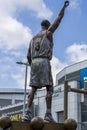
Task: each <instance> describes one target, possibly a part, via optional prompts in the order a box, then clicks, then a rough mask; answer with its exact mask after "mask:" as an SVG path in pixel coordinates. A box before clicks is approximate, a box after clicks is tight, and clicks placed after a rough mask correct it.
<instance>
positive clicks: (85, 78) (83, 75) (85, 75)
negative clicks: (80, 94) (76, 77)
mask: <svg viewBox="0 0 87 130" xmlns="http://www.w3.org/2000/svg"><path fill="white" fill-rule="evenodd" d="M86 82H87V68H84V69H81V70H80V88H84V83H86Z"/></svg>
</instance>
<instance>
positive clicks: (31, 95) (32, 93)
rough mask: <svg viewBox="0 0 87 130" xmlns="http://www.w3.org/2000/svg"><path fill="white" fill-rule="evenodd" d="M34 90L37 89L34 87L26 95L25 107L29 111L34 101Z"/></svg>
mask: <svg viewBox="0 0 87 130" xmlns="http://www.w3.org/2000/svg"><path fill="white" fill-rule="evenodd" d="M36 90H37V89H36V88H35V87H32V89H31V92H30V93H29V95H28V105H27V107H28V109H30V107H31V105H32V102H33V99H34V94H35V92H36Z"/></svg>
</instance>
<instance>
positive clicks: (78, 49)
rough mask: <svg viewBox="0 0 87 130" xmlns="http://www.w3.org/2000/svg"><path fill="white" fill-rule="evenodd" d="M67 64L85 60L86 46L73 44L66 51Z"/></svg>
mask: <svg viewBox="0 0 87 130" xmlns="http://www.w3.org/2000/svg"><path fill="white" fill-rule="evenodd" d="M66 53H67V59H68V61H69V62H72V63H75V62H78V61H81V60H85V59H87V44H77V43H74V44H72V45H71V46H69V47H68V48H67V50H66Z"/></svg>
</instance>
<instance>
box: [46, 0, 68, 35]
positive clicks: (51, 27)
mask: <svg viewBox="0 0 87 130" xmlns="http://www.w3.org/2000/svg"><path fill="white" fill-rule="evenodd" d="M68 5H69V1H65V3H64V5H63V7H62V9H61V11H60V13H59V15H58V17H57V18H56V19H55V21H54V23H53V24H51V25H50V27H49V28H48V31H51V32H52V33H54V31H55V30H56V29H57V27H58V26H59V24H60V22H61V19H62V18H63V16H64V11H65V8H66V7H67V6H68Z"/></svg>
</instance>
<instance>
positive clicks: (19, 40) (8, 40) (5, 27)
mask: <svg viewBox="0 0 87 130" xmlns="http://www.w3.org/2000/svg"><path fill="white" fill-rule="evenodd" d="M0 30H1V31H0V48H5V49H15V48H18V47H20V46H22V45H26V44H27V43H28V42H29V39H31V37H32V34H31V31H30V30H29V28H28V27H25V26H23V25H22V24H21V23H19V22H18V21H17V20H16V19H13V18H11V17H10V16H6V17H2V18H1V20H0Z"/></svg>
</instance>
